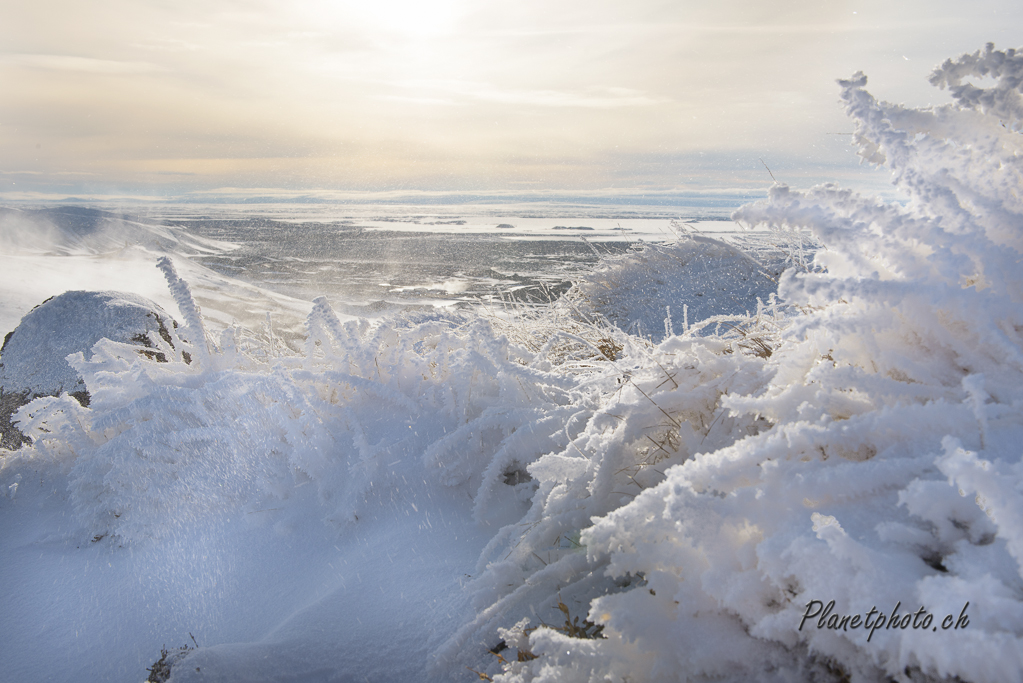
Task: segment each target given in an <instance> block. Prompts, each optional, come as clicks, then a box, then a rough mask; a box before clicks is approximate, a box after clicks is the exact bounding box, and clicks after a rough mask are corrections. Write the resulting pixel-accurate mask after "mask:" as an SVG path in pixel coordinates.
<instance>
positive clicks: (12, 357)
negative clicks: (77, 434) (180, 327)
mask: <svg viewBox="0 0 1023 683" xmlns="http://www.w3.org/2000/svg"><path fill="white" fill-rule="evenodd" d="M176 327H177V323H176V322H174V320H173V319H172V318H171V316H170V315H169V314H168V313H167V312H166V311H165V310H163V309H162V308H161V307H160V306H158V305H157V304H156V303H154V302H152V301H150V300H149V299H146V298H144V297H141V296H138V295H136V294H128V293H124V292H65V293H64V294H61V295H60V296H55V297H51V298H50V299H47V300H46V301H44V302H43V303H41V304H40V305H38V306H36V307H35V308H33V309H32V310H31V311H29V313H28V314H27V315H26V316H25V317H24V318H22V319H21V323H20V324H19V325H18V327H17V329H15V330H14V331H13V332H11V333H9V334H8V335H7V336H6V337H5V338H4V343H3V347H2V348H0V448H6V449H9V450H14V449H17V448H20V447H21V446H22V445H24V444H26V443H28V442H29V440H28V438H27V437H26V436H24V435H23V434H22V433H21V432H19V431H18V429H17V428H16V427H15V426H14V425H13V424H12V423H11V416H12V414H13V413H14V412H15V411H17V409H18V408H20V407H21V406H23V405H25V404H26V403H28V402H29V401H31V400H32V399H34V398H38V397H39V396H58V395H60V394H61V393H62V392H65V391H66V392H68V393H69V394H71V395H72V396H74V397H75V398H76V399H78V402H79V403H81V404H82V405H88V404H89V391H88V389H87V388H86V386H85V382H84V381H83V380H82V378H81V377H79V376H78V373H77V372H76V371H75V369H74V368H72V367H71V365H70V364H68V362H67V360H66V359H67V356H69V355H70V354H72V353H77V352H82V353H84V354H85V357H86V358H89V357H90V356H91V352H92V347H93V345H95V344H96V342H98V341H99V340H100V339H110V340H113V341H116V342H121V343H125V344H132V345H134V346H138V347H139V351H138V353H139V355H140V356H141V357H143V358H146V359H149V360H153V361H156V362H166V361H167V360H169V359H168V358H167V351H168V349H169V350H172V351H173V350H174V348H175V347H174V342H173V339H174V337H173V335H172V334H171V330H172V329H173V328H176Z"/></svg>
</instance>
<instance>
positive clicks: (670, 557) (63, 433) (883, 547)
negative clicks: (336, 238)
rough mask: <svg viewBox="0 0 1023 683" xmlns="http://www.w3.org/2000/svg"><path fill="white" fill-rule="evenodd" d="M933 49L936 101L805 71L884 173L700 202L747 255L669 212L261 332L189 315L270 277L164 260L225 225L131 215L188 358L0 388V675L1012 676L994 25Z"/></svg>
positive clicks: (1014, 491)
mask: <svg viewBox="0 0 1023 683" xmlns="http://www.w3.org/2000/svg"><path fill="white" fill-rule="evenodd" d="M981 76H986V77H988V79H987V80H986V81H979V80H978V82H981V83H982V84H984V85H986V86H989V87H986V88H985V89H981V88H979V87H976V86H974V85H970V83H969V81H970V80H971V79H979V78H980V77H981ZM992 79H993V80H992ZM933 82H934V83H935V84H937V85H941V86H942V87H948V88H949V90H950V92H951V93H952V95H953V98H954V99H955V104H954V105H950V106H945V107H939V108H934V109H930V110H907V109H904V108H901V107H899V106H897V105H890V104H887V103H879V102H876V101H875V100H874V99H873V98H872V97H871V96H870V95H869V93H868V92H867V91H866V89H865V86H866V79H865V77H862V75H860V74H857V75H856V76H854V77H853V78H851V79H849V80H847V81H842V82H841V87H842V98H843V100H844V102H845V103H846V106H847V109H848V112H849V114H850V116H851V117H852V118H853V120H854V122H855V125H856V136H855V140H856V143H857V144H858V146H859V148H860V150H861V153H862V154H863V156H864V158H866V159H867V160H869V161H871V162H873V163H883V164H885V165H886V166H887V167H888V168H889V169H890V170H891V171H892V173H893V177H894V179H895V181H896V184H897V186H898V187H899V188H900V189H901V190H902V191H903V192H904V193H905V198H906V199H907V201H906V202H905V203H887V202H883V201H881V200H879V199H874V198H868V197H862V196H859V195H857V194H855V193H853V192H850V191H846V190H842V189H840V188H837V187H834V186H822V187H816V188H813V189H811V190H807V191H798V190H795V189H792V188H789V187H787V186H783V185H777V186H775V187H774V188H772V190H771V192H770V195H769V197H768V198H767V199H766V200H764V201H762V202H758V203H755V204H753V205H749V206H746V207H743V208H742V209H740V210H739V211H738V212H737V213H736V215H735V219H736V221H737V222H739V223H740V224H744V225H748V226H764V227H769V228H771V229H772V230H773V234H774V235H775V237H776V243H775V251H774V252H772V253H774V255H775V257H777V258H778V259H779V261H778V262H780V260H781V259H782V258H783V257H784V258H787V259H788V261H789V262H790V266H791V267H789V268H788V269H787V270H786V271H785V272H784V273H783V274H781V275H780V277H779V276H778V273H777V272H776V271H775V270H773V269H772V267H769V265H768V264H765V259H763V258H758V256H764V254H766V253H767V252H766V251H764V250H761V251H757V250H756V249H751V248H749V247H750V244H749V243H747V244H746V245H745V247H744V248H743V249H739V250H738V251H737V250H736V249H735V248H734V245H733V246H728V245H725V244H719V243H717V242H713V241H710V240H709V239H708V237H707V236H705V235H702V236H701V235H697V236H695V237H694V236H683V237H682V238H681V239H680V240H679V241H678V242H677V243H675V244H670V245H669V244H665V245H659V246H656V247H649V248H647V249H646V250H644V251H640V252H634V253H632V254H630V255H625V256H618V257H615V258H613V259H609V260H607V261H606V262H605V263H604V264H603V265H602V266H601V267H599V268H598V269H597V270H596V271H594V273H593V274H592V276H591V277H589V278H587V279H586V280H585V281H583V282H580V283H579V286H578V287H577V288H576V289H575V290H573V291H572V292H569V294H568V295H566V296H564V297H562V298H561V299H559V300H558V302H556V303H555V304H552V305H551V306H548V307H546V308H539V309H538V308H535V307H534V308H528V309H524V310H522V311H520V315H519V316H514V315H509V313H508V312H506V311H505V312H499V311H487V310H482V311H465V310H453V309H450V308H434V309H417V310H406V311H404V312H403V313H402V314H401V315H384V316H380V317H378V318H375V319H373V320H367V319H365V318H353V317H345V316H339V315H337V313H336V312H335V310H334V308H332V306H331V305H330V303H329V302H328V301H327V300H326V299H324V298H319V299H316V300H315V301H314V302H312V303H310V304H306V305H305V306H306V311H308V316H307V317H306V322H305V325H304V330H302V333H303V334H302V337H303V339H302V340H300V341H296V343H295V346H294V348H288V347H285V346H284V345H275V344H274V343H273V341H271V340H272V339H273V337H272V336H271V335H269V334H268V335H267V336H266V337H264V338H262V339H255V338H252V337H251V336H245V335H244V334H242V333H241V332H239V331H238V329H237V328H234V327H228V326H226V325H225V324H223V323H220V324H218V321H217V320H215V319H213V320H207V319H204V318H203V317H202V316H200V315H199V313H198V310H197V309H196V308H195V306H194V304H193V301H192V298H193V294H194V295H195V298H197V299H198V300H199V302H200V305H201V307H202V311H203V315H205V316H210V317H211V318H212V317H213V316H211V313H210V312H211V310H219V309H218V306H217V304H216V303H215V302H216V301H217V300H218V299H216V297H215V296H211V295H210V292H214V293H215V294H217V295H218V296H220V297H222V299H221V301H223V302H226V301H228V299H230V298H232V297H234V296H236V295H235V294H230V296H229V293H230V292H244V293H245V294H244V295H245V296H252V297H262V298H261V299H259V300H258V302H259V303H262V302H275V304H274V305H278V306H291V305H292V304H291V303H290V301H289V300H287V299H286V298H280V297H279V295H271V294H269V293H264V292H261V291H260V290H258V289H257V288H254V287H252V286H251V285H245V286H243V285H240V284H237V283H230V282H229V281H228V280H227V279H225V278H224V276H222V275H216V274H215V273H212V271H205V270H202V269H200V268H198V267H197V266H196V265H195V263H194V262H193V261H192V260H191V258H190V254H191V255H193V256H194V255H195V254H196V253H199V252H200V250H203V249H211V250H212V249H226V248H228V247H227V246H225V245H218V244H215V243H203V244H199V243H195V242H191V243H187V242H186V241H185V240H184V238H182V237H180V236H177V237H175V239H176V240H177V242H175V243H173V244H170V245H167V244H159V245H155V246H149V247H139V248H144V249H149V250H150V252H151V254H150V255H155V254H156V253H157V252H158V251H162V252H170V253H171V260H168V261H162V262H161V264H162V265H161V269H162V273H163V277H164V278H165V279H166V282H167V285H169V286H166V287H165V289H164V292H165V293H160V292H158V291H157V290H158V287H157V286H156V284H155V281H152V284H151V285H150V286H142V280H141V277H142V276H141V275H140V280H139V284H140V286H142V289H143V290H144V291H141V292H139V288H138V287H126V289H129V290H131V291H136V292H139V293H142V294H145V295H146V296H148V297H149V298H153V299H154V300H156V301H157V303H159V304H160V305H161V306H163V307H164V308H166V309H167V310H168V311H172V312H174V313H175V314H176V315H178V316H180V317H179V318H178V321H179V323H180V325H181V327H180V329H179V332H180V336H181V338H176V339H175V344H176V345H177V344H180V345H181V346H180V347H178V346H176V348H182V349H186V348H187V349H188V350H189V352H190V354H191V357H192V359H193V361H192V363H191V364H185V363H183V362H168V363H155V362H150V361H148V360H145V359H143V358H140V357H139V355H138V353H136V352H135V351H134V350H131V349H128V348H125V347H124V346H123V345H117V344H115V343H112V342H100V343H98V344H97V345H96V346H95V347H94V348H93V349H92V350H91V352H90V353H89V354H82V355H72V356H71V357H70V361H71V364H72V366H73V367H74V368H75V369H76V370H77V371H78V372H79V373H80V374H81V376H82V377H83V378H84V380H85V382H86V385H87V386H88V388H89V391H90V393H91V396H92V401H91V403H90V405H89V406H88V407H87V408H86V407H82V406H80V405H79V404H78V402H77V401H75V400H74V399H72V398H70V397H68V396H66V395H65V396H62V397H50V398H41V399H37V400H36V401H34V402H33V403H31V404H29V405H27V406H25V407H24V408H22V410H21V412H20V413H19V418H20V419H21V423H20V424H21V427H22V429H23V430H24V431H25V433H26V434H28V435H30V436H31V437H32V438H33V440H34V442H33V444H32V445H31V446H29V447H25V448H22V449H20V450H18V451H15V452H11V453H8V454H6V455H4V456H3V461H2V465H0V484H2V486H3V492H4V494H5V495H4V497H3V498H0V515H2V519H3V528H4V534H3V537H2V540H0V548H2V551H0V565H2V576H3V577H4V579H5V580H4V589H3V591H0V635H2V638H0V661H2V662H3V665H4V675H5V676H7V677H10V678H11V679H12V680H24V681H44V680H68V681H72V680H97V681H138V680H141V679H142V678H144V677H145V675H146V672H145V669H146V667H148V666H152V665H153V663H154V662H155V661H156V660H157V658H158V657H159V656H160V649H161V647H163V646H164V645H166V646H167V655H166V657H165V659H164V662H165V663H166V662H168V661H169V662H172V667H171V679H170V680H172V681H176V682H180V681H275V682H277V681H367V680H368V681H428V680H437V681H458V680H463V681H471V680H480V678H481V677H485V678H490V679H493V680H495V681H503V682H505V683H511V682H513V681H514V682H523V683H524V682H526V681H545V682H552V683H553V682H555V681H557V682H558V683H563V682H573V681H620V682H624V681H633V682H634V681H693V680H696V681H709V680H715V681H721V680H725V681H751V680H759V681H835V682H838V681H890V680H896V681H921V680H943V679H945V680H956V679H958V680H962V681H972V682H977V683H980V682H984V683H987V682H992V683H994V682H1001V681H1016V680H1020V679H1021V678H1023V642H1021V641H1023V521H1021V520H1023V463H1021V457H1020V456H1021V446H1020V444H1023V269H1021V267H1020V264H1021V261H1023V200H1021V195H1020V193H1019V188H1020V187H1021V186H1023V166H1021V164H1023V161H1021V160H1023V155H1021V154H1020V152H1021V151H1023V149H1021V148H1023V145H1021V137H1020V131H1021V128H1023V118H1021V111H1020V108H1019V101H1020V99H1019V98H1020V92H1021V86H1020V83H1021V82H1023V60H1021V57H1020V55H1018V54H1017V53H1015V52H1012V51H1010V52H998V51H995V50H993V49H992V48H988V50H987V51H986V52H983V51H982V52H979V53H977V54H976V55H972V56H965V57H963V58H961V59H960V60H958V61H950V62H948V63H946V64H945V65H944V66H942V67H941V68H940V69H939V70H938V71H937V72H936V73H935V76H934V79H933ZM991 83H993V85H991ZM495 229H496V228H495ZM808 244H812V245H813V247H812V248H811V249H808V248H807V245H808ZM157 247H158V248H157ZM19 249H21V250H22V252H24V253H27V254H28V255H27V256H26V258H36V259H40V260H39V263H40V264H42V262H43V261H44V260H45V259H47V258H50V257H47V256H45V255H42V254H40V253H36V254H34V255H33V254H31V253H28V252H26V250H31V249H37V250H38V249H39V246H38V245H25V244H21V245H19ZM190 250H191V251H190ZM750 255H752V256H753V258H754V260H755V261H757V263H754V262H753V261H750V260H749V259H748V258H747V256H750ZM94 257H95V255H94V254H92V253H88V252H87V253H83V254H71V255H69V256H67V257H66V258H81V259H82V263H89V262H90V259H93V258H94ZM5 260H6V259H5ZM671 263H675V264H677V267H675V268H671V267H668V265H669V264H671ZM715 264H717V267H715ZM150 269H151V270H153V271H154V272H156V273H157V276H160V272H159V271H157V269H155V268H152V267H151V266H150ZM139 272H141V271H139ZM652 272H653V273H655V275H654V276H653V277H651V273H652ZM727 273H741V277H740V280H741V278H742V277H745V278H746V282H747V283H753V284H751V285H749V287H750V288H749V289H747V288H745V287H746V286H745V285H744V286H742V287H730V286H729V284H728V280H727V277H723V276H722V274H727ZM761 276H763V277H764V278H766V280H765V281H764V282H763V283H760V284H757V283H758V282H759V280H758V279H757V278H760V277H761ZM218 278H219V279H218ZM715 278H718V279H717V280H715ZM658 279H659V280H660V282H657V283H656V284H657V286H658V287H660V288H663V290H662V294H661V296H660V297H658V296H655V295H652V293H651V291H650V288H651V287H652V286H653V285H654V283H655V282H656V281H657V280H658ZM773 280H778V281H779V289H778V296H777V297H776V298H772V297H770V296H768V297H767V298H765V297H764V296H760V297H759V298H760V301H756V299H757V298H758V295H759V294H758V293H764V294H766V293H768V292H769V290H770V289H771V287H770V285H769V284H768V283H770V284H773ZM714 283H717V284H718V285H720V286H723V287H724V289H723V290H722V289H720V287H716V286H711V285H712V284H714ZM189 284H191V291H190V289H189ZM640 285H641V286H640ZM229 287H241V289H237V290H230V289H229ZM104 288H111V287H104ZM716 292H724V294H722V295H718V294H716ZM699 293H702V294H703V295H704V296H703V297H697V294H699ZM204 296H205V297H207V298H206V299H204V298H203V297H204ZM237 296H242V294H237ZM161 297H162V298H161ZM697 298H699V299H701V301H700V302H699V303H691V302H693V301H694V300H695V299H697ZM712 300H713V301H717V302H718V303H719V304H720V307H718V306H716V305H710V303H709V302H711V301H712ZM207 302H211V303H207ZM736 302H741V304H742V305H741V307H740V308H735V307H734V306H735V305H737V303H736ZM754 302H755V304H756V305H755V307H754V305H753V303H754ZM662 303H663V305H664V308H665V312H664V318H663V319H661V318H660V316H661V313H660V309H661V304H662ZM726 304H727V306H731V308H728V307H726ZM747 304H749V305H748V308H749V310H748V314H747ZM248 305H252V306H256V305H257V302H256V300H253V301H252V302H250V303H249V304H246V306H248ZM680 305H681V306H680ZM294 306H295V309H297V307H298V304H294ZM227 307H228V306H227V304H224V305H223V306H222V308H227ZM668 307H670V308H671V312H670V315H669V312H668ZM679 307H681V308H683V311H680V310H678V308H679ZM243 308H245V306H241V307H239V310H240V309H243ZM261 310H263V311H265V310H266V308H265V307H264V308H263V309H261ZM241 312H244V311H241ZM689 312H692V315H691V316H690V315H688V313H689ZM616 314H617V315H619V316H620V317H619V319H618V320H617V322H618V323H619V327H615V326H614V325H612V324H611V323H610V322H609V321H608V318H609V317H612V316H613V315H616ZM717 314H721V315H717ZM224 315H232V314H231V313H230V312H225V314H224ZM249 315H251V312H250V313H249ZM669 317H670V320H669ZM637 320H640V321H641V322H640V323H638V324H637V325H636V328H638V329H642V330H647V329H649V328H650V327H654V328H656V335H655V334H644V335H643V336H639V335H636V334H632V333H629V332H627V331H623V330H622V329H621V327H622V326H628V325H630V324H632V323H634V322H635V321H637ZM658 321H659V323H660V325H658V324H657V322H658ZM211 323H212V324H211ZM268 330H269V328H268ZM651 332H654V330H651ZM294 334H295V335H297V334H298V332H297V331H295V332H294ZM185 339H189V340H193V341H192V343H188V342H186V341H185ZM294 339H295V340H298V337H297V336H295V337H294ZM894 612H897V613H898V616H897V617H896V616H895V614H894ZM182 646H183V647H182Z"/></svg>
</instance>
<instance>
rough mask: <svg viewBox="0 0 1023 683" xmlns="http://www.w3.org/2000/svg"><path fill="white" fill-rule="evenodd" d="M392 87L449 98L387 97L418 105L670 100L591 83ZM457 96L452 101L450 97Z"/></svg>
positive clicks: (597, 105)
mask: <svg viewBox="0 0 1023 683" xmlns="http://www.w3.org/2000/svg"><path fill="white" fill-rule="evenodd" d="M390 85H392V86H396V87H399V88H403V89H407V90H420V91H427V92H433V93H444V94H446V95H448V97H437V96H433V97H431V96H423V97H416V96H409V95H395V96H390V97H388V98H387V99H400V100H403V101H414V102H417V103H421V104H454V103H455V101H456V100H461V101H462V102H467V101H475V102H494V103H498V104H507V105H515V106H526V107H578V108H586V109H614V108H618V107H643V106H651V105H657V104H664V103H667V102H670V101H671V100H669V99H667V98H663V97H653V96H651V95H648V94H647V93H644V92H642V91H640V90H634V89H631V88H617V87H599V86H592V87H588V88H584V89H581V90H556V89H535V90H534V89H523V88H501V87H499V86H496V85H493V84H491V83H479V82H473V81H441V80H420V81H397V82H393V83H390ZM452 97H453V98H456V100H452V99H451V98H452Z"/></svg>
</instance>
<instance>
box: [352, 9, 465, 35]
mask: <svg viewBox="0 0 1023 683" xmlns="http://www.w3.org/2000/svg"><path fill="white" fill-rule="evenodd" d="M356 11H357V12H358V14H359V15H360V16H361V18H363V19H364V20H365V21H366V23H367V24H369V25H370V26H372V28H373V29H375V30H377V31H381V32H385V33H397V34H400V35H403V36H407V37H430V36H436V35H441V34H444V33H447V32H449V31H450V30H451V29H452V27H453V25H454V22H455V15H456V13H455V3H454V2H452V1H451V0H427V1H425V2H424V1H422V0H376V1H375V2H366V3H361V4H360V6H359V7H358V9H357V10H356Z"/></svg>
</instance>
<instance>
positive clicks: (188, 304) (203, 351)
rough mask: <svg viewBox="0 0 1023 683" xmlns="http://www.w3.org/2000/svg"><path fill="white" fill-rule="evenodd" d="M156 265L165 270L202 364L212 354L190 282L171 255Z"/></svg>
mask: <svg viewBox="0 0 1023 683" xmlns="http://www.w3.org/2000/svg"><path fill="white" fill-rule="evenodd" d="M156 267H157V268H159V269H160V270H161V271H162V272H163V276H164V277H165V278H166V279H167V288H168V289H170V293H171V296H173V297H174V303H176V304H177V305H178V310H180V311H181V315H182V316H183V317H184V320H185V330H184V331H185V334H184V336H185V337H186V338H187V340H188V341H189V342H191V344H192V347H193V348H194V349H195V351H196V352H197V355H199V356H200V358H198V359H196V360H199V361H200V365H202V361H204V360H207V359H208V358H209V356H210V347H209V342H207V340H206V327H205V326H204V325H203V322H202V312H201V311H200V310H199V304H197V303H195V299H193V298H192V290H191V289H189V287H188V283H187V282H185V281H184V280H182V279H181V277H180V276H179V275H178V272H177V271H176V270H175V269H174V263H172V262H171V260H170V258H169V257H167V256H161V257H160V259H159V260H158V261H157V262H156Z"/></svg>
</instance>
